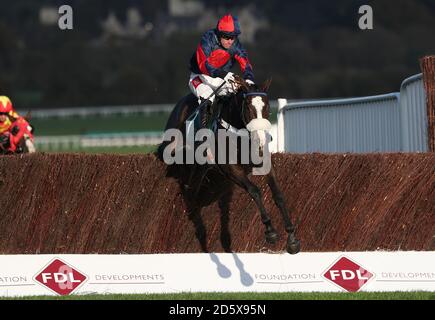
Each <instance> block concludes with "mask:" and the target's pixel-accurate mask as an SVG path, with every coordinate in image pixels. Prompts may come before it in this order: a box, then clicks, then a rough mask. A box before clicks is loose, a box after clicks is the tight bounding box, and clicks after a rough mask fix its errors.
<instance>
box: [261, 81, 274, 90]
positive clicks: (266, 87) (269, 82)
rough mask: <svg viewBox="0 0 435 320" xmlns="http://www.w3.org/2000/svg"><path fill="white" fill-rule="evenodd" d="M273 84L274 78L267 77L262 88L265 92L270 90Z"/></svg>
mask: <svg viewBox="0 0 435 320" xmlns="http://www.w3.org/2000/svg"><path fill="white" fill-rule="evenodd" d="M271 84H272V78H269V79H267V80H266V81H264V83H263V85H262V86H261V90H262V91H263V92H267V91H269V87H270V85H271Z"/></svg>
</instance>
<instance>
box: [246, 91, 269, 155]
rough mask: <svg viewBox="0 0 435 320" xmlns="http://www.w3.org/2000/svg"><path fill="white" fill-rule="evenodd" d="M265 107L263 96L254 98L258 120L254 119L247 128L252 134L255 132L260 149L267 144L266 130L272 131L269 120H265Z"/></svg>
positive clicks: (253, 102)
mask: <svg viewBox="0 0 435 320" xmlns="http://www.w3.org/2000/svg"><path fill="white" fill-rule="evenodd" d="M265 105H266V104H265V103H264V101H263V96H256V97H254V98H252V106H253V107H254V108H255V111H256V113H257V118H255V119H252V120H251V121H250V122H249V123H248V124H247V126H246V128H247V129H248V130H249V131H250V132H253V137H254V139H258V140H259V145H260V148H263V147H264V145H265V144H266V143H267V139H266V131H265V130H270V127H271V126H272V125H271V123H270V122H269V120H267V119H264V118H263V108H264V106H265Z"/></svg>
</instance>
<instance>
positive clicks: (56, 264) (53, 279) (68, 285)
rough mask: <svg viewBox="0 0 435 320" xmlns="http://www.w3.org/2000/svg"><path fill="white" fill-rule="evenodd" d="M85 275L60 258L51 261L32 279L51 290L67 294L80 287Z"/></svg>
mask: <svg viewBox="0 0 435 320" xmlns="http://www.w3.org/2000/svg"><path fill="white" fill-rule="evenodd" d="M86 279H87V277H86V276H85V275H84V274H82V273H81V272H79V271H78V270H76V269H74V268H73V267H71V266H70V265H69V264H67V263H66V262H63V261H62V260H60V259H54V260H53V261H51V262H50V263H49V264H48V265H47V266H46V267H45V268H44V269H43V270H42V271H41V272H39V273H37V274H36V275H35V277H34V280H35V281H37V282H39V283H41V284H42V285H43V286H45V287H47V288H48V289H50V290H51V291H53V292H55V293H57V294H60V295H62V296H63V295H67V294H70V293H72V292H73V291H74V290H76V289H77V288H78V287H80V286H81V285H82V284H83V283H84V282H85V281H86Z"/></svg>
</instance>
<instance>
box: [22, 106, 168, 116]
mask: <svg viewBox="0 0 435 320" xmlns="http://www.w3.org/2000/svg"><path fill="white" fill-rule="evenodd" d="M174 105H175V104H151V105H132V106H102V107H79V108H59V109H36V110H32V111H31V112H32V118H37V119H44V118H68V117H83V118H84V117H88V116H111V115H130V114H150V113H155V112H171V110H172V109H173V108H174ZM17 111H18V113H20V114H26V113H27V111H28V110H25V109H21V110H20V109H18V110H17Z"/></svg>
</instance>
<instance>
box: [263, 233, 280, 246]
mask: <svg viewBox="0 0 435 320" xmlns="http://www.w3.org/2000/svg"><path fill="white" fill-rule="evenodd" d="M266 241H267V243H269V244H275V243H276V242H277V241H278V233H276V231H269V232H266Z"/></svg>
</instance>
